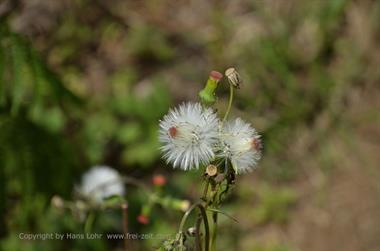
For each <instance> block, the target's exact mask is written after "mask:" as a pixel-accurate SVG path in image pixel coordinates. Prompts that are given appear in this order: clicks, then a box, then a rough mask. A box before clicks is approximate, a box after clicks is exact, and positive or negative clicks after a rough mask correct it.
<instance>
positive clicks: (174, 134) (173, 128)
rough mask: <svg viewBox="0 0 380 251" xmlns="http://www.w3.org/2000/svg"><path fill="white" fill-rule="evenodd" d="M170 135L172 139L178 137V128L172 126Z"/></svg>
mask: <svg viewBox="0 0 380 251" xmlns="http://www.w3.org/2000/svg"><path fill="white" fill-rule="evenodd" d="M169 135H170V137H172V138H174V137H175V136H176V135H177V128H176V127H174V126H172V127H170V128H169Z"/></svg>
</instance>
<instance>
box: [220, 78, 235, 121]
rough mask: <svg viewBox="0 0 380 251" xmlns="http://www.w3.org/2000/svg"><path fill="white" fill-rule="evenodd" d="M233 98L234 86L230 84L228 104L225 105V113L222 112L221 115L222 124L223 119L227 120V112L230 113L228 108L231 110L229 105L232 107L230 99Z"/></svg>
mask: <svg viewBox="0 0 380 251" xmlns="http://www.w3.org/2000/svg"><path fill="white" fill-rule="evenodd" d="M233 99H234V87H233V86H232V84H230V97H229V100H228V106H227V110H226V113H225V114H224V117H223V120H222V124H223V123H224V121H226V120H227V117H228V114H229V113H230V110H231V107H232V101H233Z"/></svg>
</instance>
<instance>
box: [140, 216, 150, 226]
mask: <svg viewBox="0 0 380 251" xmlns="http://www.w3.org/2000/svg"><path fill="white" fill-rule="evenodd" d="M137 221H138V222H140V223H141V224H143V225H147V224H149V218H148V217H147V216H145V215H143V214H140V215H139V216H137Z"/></svg>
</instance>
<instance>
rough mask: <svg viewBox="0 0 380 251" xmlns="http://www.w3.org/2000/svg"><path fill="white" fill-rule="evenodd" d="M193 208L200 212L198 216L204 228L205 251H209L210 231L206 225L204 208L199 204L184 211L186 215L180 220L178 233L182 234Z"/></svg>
mask: <svg viewBox="0 0 380 251" xmlns="http://www.w3.org/2000/svg"><path fill="white" fill-rule="evenodd" d="M195 208H198V209H199V211H200V213H201V214H200V215H201V217H202V220H203V224H204V228H205V251H208V250H209V245H210V229H209V225H208V220H207V214H206V210H205V208H204V207H203V205H202V204H201V203H200V202H197V203H195V204H193V205H192V206H191V207H190V208H189V209H188V210H187V211H186V213H185V214H184V215H183V217H182V220H181V224H180V225H179V229H178V232H179V233H184V227H185V223H186V221H187V218H188V217H189V215H190V213H191V212H192V211H193V210H194V209H195ZM197 234H198V233H197Z"/></svg>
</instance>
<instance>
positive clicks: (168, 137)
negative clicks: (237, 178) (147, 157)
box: [159, 103, 261, 174]
mask: <svg viewBox="0 0 380 251" xmlns="http://www.w3.org/2000/svg"><path fill="white" fill-rule="evenodd" d="M159 140H160V142H161V143H162V147H161V150H162V152H163V157H164V159H166V161H167V162H168V163H170V164H172V165H173V167H174V168H177V167H179V168H181V169H183V170H190V169H198V168H199V166H201V165H208V164H209V163H210V162H211V161H213V160H215V159H225V160H228V161H230V162H231V164H232V166H233V168H234V170H235V172H236V173H238V174H239V173H244V172H248V171H251V170H253V169H254V168H255V166H256V164H257V161H258V160H259V159H260V158H261V140H260V135H258V134H257V132H256V130H255V129H254V128H253V127H251V125H250V124H248V123H245V122H244V121H243V120H241V119H240V118H238V119H236V120H233V121H227V122H225V123H221V121H220V120H219V118H218V117H217V115H216V113H215V112H214V111H213V110H212V109H211V108H203V107H202V105H201V104H199V103H185V104H182V105H180V106H179V107H178V108H175V109H173V110H170V111H169V113H168V114H167V115H165V116H164V118H163V120H161V121H160V133H159Z"/></svg>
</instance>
